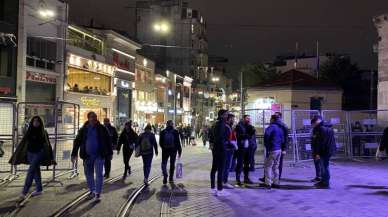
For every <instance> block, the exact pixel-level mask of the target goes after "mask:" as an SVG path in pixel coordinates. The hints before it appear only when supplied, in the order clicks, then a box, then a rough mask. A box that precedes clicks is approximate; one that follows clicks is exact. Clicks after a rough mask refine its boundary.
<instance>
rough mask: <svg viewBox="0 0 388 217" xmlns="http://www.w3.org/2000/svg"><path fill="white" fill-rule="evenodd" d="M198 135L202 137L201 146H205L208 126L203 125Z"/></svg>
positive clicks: (207, 137)
mask: <svg viewBox="0 0 388 217" xmlns="http://www.w3.org/2000/svg"><path fill="white" fill-rule="evenodd" d="M200 136H201V137H202V142H203V147H204V148H206V143H207V141H208V140H209V128H208V126H207V125H204V126H203V128H202V129H201V133H200Z"/></svg>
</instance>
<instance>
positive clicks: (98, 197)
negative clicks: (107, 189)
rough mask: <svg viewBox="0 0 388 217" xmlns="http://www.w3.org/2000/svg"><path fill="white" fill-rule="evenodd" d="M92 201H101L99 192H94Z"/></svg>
mask: <svg viewBox="0 0 388 217" xmlns="http://www.w3.org/2000/svg"><path fill="white" fill-rule="evenodd" d="M94 201H96V202H100V201H101V195H100V194H96V196H95V198H94Z"/></svg>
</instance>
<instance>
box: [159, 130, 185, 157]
mask: <svg viewBox="0 0 388 217" xmlns="http://www.w3.org/2000/svg"><path fill="white" fill-rule="evenodd" d="M167 131H173V132H172V133H173V134H174V148H172V149H171V151H178V153H179V155H181V154H182V146H181V142H180V139H179V132H178V130H176V129H174V128H173V127H170V126H169V127H167V128H166V129H164V130H162V132H160V138H159V145H160V147H161V148H162V150H167V149H165V148H164V147H166V145H165V144H164V141H165V139H164V137H165V135H166V133H167Z"/></svg>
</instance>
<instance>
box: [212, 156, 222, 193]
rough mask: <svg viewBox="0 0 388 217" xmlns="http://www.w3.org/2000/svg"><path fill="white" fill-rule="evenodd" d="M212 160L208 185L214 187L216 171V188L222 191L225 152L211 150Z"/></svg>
mask: <svg viewBox="0 0 388 217" xmlns="http://www.w3.org/2000/svg"><path fill="white" fill-rule="evenodd" d="M212 154H213V162H212V169H211V171H210V186H211V188H212V189H214V188H215V187H216V184H215V181H216V173H217V190H219V191H222V189H223V183H222V181H223V178H224V177H223V173H224V170H225V152H218V151H217V150H212Z"/></svg>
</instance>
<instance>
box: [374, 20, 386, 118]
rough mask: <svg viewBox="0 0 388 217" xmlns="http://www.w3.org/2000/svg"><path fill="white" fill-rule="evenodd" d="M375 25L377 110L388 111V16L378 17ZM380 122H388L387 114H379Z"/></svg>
mask: <svg viewBox="0 0 388 217" xmlns="http://www.w3.org/2000/svg"><path fill="white" fill-rule="evenodd" d="M374 23H375V26H376V28H377V31H378V35H379V38H378V56H379V57H378V58H379V61H378V65H379V69H378V87H377V89H378V97H377V98H378V99H377V108H378V109H380V110H384V109H388V14H384V15H381V16H377V17H375V18H374ZM379 120H383V121H384V123H387V122H388V121H387V120H388V115H387V114H386V112H380V113H379Z"/></svg>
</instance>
